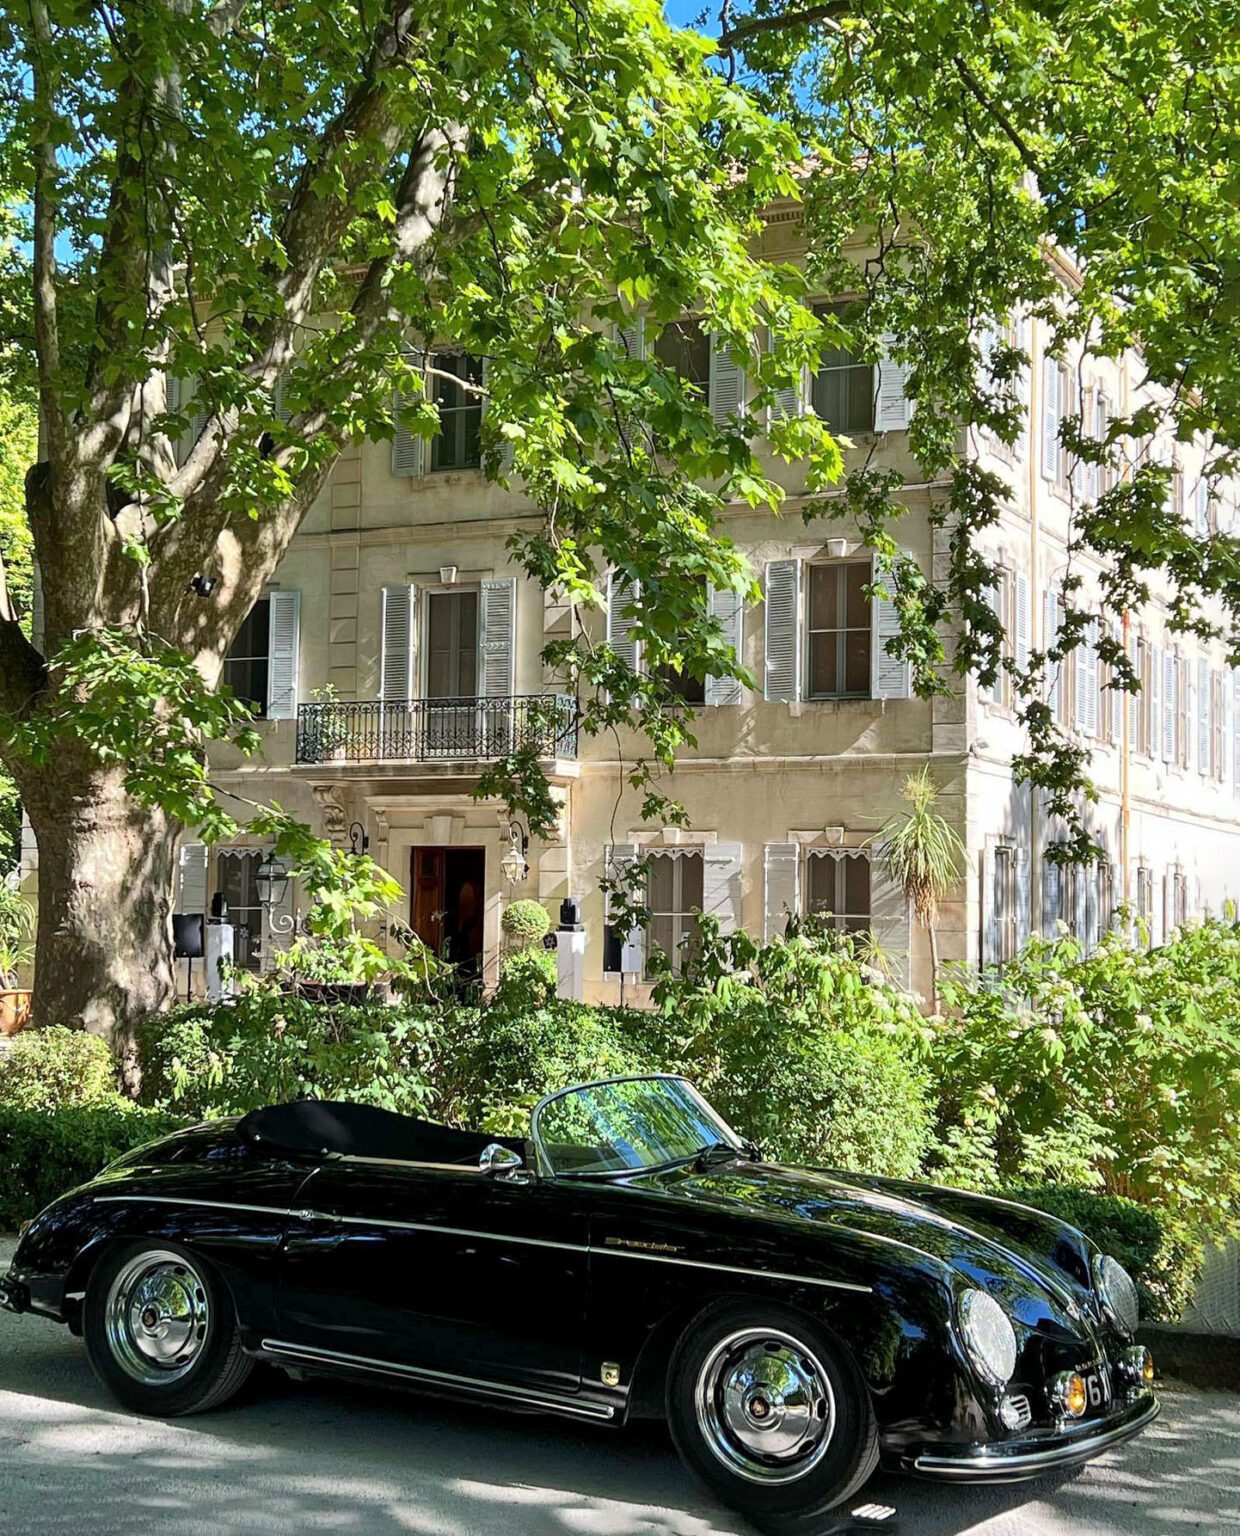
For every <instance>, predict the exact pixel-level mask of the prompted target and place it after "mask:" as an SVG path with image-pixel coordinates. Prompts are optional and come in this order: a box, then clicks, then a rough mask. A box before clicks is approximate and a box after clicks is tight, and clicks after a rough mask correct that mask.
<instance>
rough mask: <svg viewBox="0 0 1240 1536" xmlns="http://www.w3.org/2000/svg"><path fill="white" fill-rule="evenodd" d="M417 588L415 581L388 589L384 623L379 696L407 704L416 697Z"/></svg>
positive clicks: (383, 615) (388, 701)
mask: <svg viewBox="0 0 1240 1536" xmlns="http://www.w3.org/2000/svg"><path fill="white" fill-rule="evenodd" d="M416 601H417V592H416V588H415V587H414V586H413V584H412V583H411V582H403V583H402V584H401V585H400V586H398V587H384V589H383V600H382V614H381V624H380V636H381V645H380V651H379V697H380V698H381V699H383V700H384V702H385V703H389V704H405V703H408V701H409V700H410V699H411V698H412V697H413V679H414V670H413V646H414V633H415V631H414V622H413V621H414V613H415V605H416Z"/></svg>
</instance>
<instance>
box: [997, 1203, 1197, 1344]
mask: <svg viewBox="0 0 1240 1536" xmlns="http://www.w3.org/2000/svg"><path fill="white" fill-rule="evenodd" d="M1001 1193H1002V1194H1003V1195H1004V1196H1005V1197H1006V1198H1007V1199H1010V1200H1019V1201H1021V1202H1022V1203H1023V1204H1025V1205H1032V1206H1036V1207H1037V1209H1039V1210H1042V1211H1049V1212H1050V1214H1051V1215H1052V1216H1059V1217H1061V1218H1062V1219H1063V1220H1064V1221H1068V1222H1071V1223H1072V1225H1073V1226H1074V1227H1079V1228H1080V1229H1081V1231H1082V1232H1084V1233H1085V1234H1086V1236H1087V1237H1091V1238H1092V1239H1093V1240H1094V1242H1095V1243H1097V1244H1098V1246H1099V1248H1101V1249H1102V1251H1103V1252H1104V1253H1110V1254H1113V1255H1114V1256H1115V1257H1116V1258H1117V1259H1118V1260H1119V1261H1120V1263H1121V1264H1122V1265H1123V1266H1124V1268H1125V1269H1127V1270H1128V1272H1129V1273H1130V1274H1131V1275H1132V1277H1133V1279H1134V1280H1135V1281H1136V1282H1137V1288H1138V1290H1139V1291H1140V1292H1141V1315H1142V1317H1143V1318H1145V1319H1147V1320H1148V1321H1151V1322H1154V1321H1165V1322H1174V1321H1175V1320H1176V1319H1177V1318H1179V1317H1180V1316H1181V1315H1182V1314H1183V1311H1184V1308H1185V1307H1186V1306H1187V1305H1188V1302H1189V1301H1190V1300H1191V1298H1192V1294H1193V1289H1194V1287H1195V1285H1196V1283H1197V1279H1198V1276H1199V1275H1200V1273H1201V1261H1202V1246H1201V1241H1200V1238H1199V1236H1198V1234H1197V1233H1196V1231H1195V1230H1194V1229H1193V1228H1192V1227H1190V1226H1189V1225H1188V1224H1186V1223H1185V1222H1183V1221H1179V1220H1176V1218H1175V1217H1174V1216H1173V1215H1171V1213H1170V1212H1168V1211H1163V1210H1158V1209H1156V1208H1155V1207H1153V1206H1150V1205H1140V1204H1138V1203H1137V1201H1135V1200H1126V1199H1124V1198H1123V1197H1122V1196H1120V1195H1100V1194H1099V1193H1098V1192H1097V1190H1092V1189H1079V1188H1074V1187H1073V1186H1072V1185H1069V1184H1035V1185H1021V1184H1017V1185H1013V1186H1011V1187H1005V1188H1004V1189H1003V1190H1002V1191H1001Z"/></svg>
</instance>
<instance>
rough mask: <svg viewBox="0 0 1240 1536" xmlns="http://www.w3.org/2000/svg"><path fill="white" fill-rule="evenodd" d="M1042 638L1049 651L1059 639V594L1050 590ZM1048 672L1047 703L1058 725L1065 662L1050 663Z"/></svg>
mask: <svg viewBox="0 0 1240 1536" xmlns="http://www.w3.org/2000/svg"><path fill="white" fill-rule="evenodd" d="M1042 638H1043V646H1044V648H1045V649H1046V650H1048V651H1049V650H1051V649H1052V647H1053V646H1054V645H1055V644H1056V643H1057V641H1058V639H1059V594H1058V593H1057V592H1054V591H1051V590H1050V589H1049V588H1048V589H1047V591H1046V593H1045V595H1044V597H1043V599H1042ZM1046 670H1047V681H1048V682H1049V684H1050V691H1049V693H1048V695H1047V700H1046V702H1047V704H1048V705H1049V706H1050V711H1051V719H1052V720H1054V721H1055V722H1056V723H1057V724H1058V723H1060V722H1062V720H1063V662H1062V661H1050V662H1048V663H1047V668H1046Z"/></svg>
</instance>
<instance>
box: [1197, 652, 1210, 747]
mask: <svg viewBox="0 0 1240 1536" xmlns="http://www.w3.org/2000/svg"><path fill="white" fill-rule="evenodd" d="M1210 704H1211V700H1210V663H1209V662H1208V661H1207V660H1206V658H1205V657H1204V656H1199V657H1198V658H1197V771H1198V773H1205V774H1208V773H1209V772H1210Z"/></svg>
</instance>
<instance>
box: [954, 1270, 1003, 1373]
mask: <svg viewBox="0 0 1240 1536" xmlns="http://www.w3.org/2000/svg"><path fill="white" fill-rule="evenodd" d="M959 1311H960V1336H961V1338H962V1339H963V1340H964V1347H965V1350H966V1351H967V1353H968V1356H969V1359H970V1361H971V1362H972V1364H973V1368H974V1370H975V1371H976V1372H977V1374H978V1375H979V1376H980V1377H981V1378H982V1380H983V1381H988V1382H990V1384H991V1385H992V1386H995V1387H1002V1386H1006V1385H1007V1383H1008V1382H1009V1381H1011V1379H1012V1373H1013V1371H1015V1369H1016V1330H1015V1329H1014V1328H1013V1327H1012V1323H1011V1319H1010V1318H1009V1317H1008V1315H1007V1313H1006V1312H1005V1311H1004V1310H1003V1308H1002V1307H1001V1306H1000V1305H999V1303H998V1302H997V1301H996V1300H995V1298H994V1297H993V1296H991V1295H990V1294H989V1293H988V1292H986V1291H965V1292H964V1293H963V1294H962V1295H961V1297H960V1302H959Z"/></svg>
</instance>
